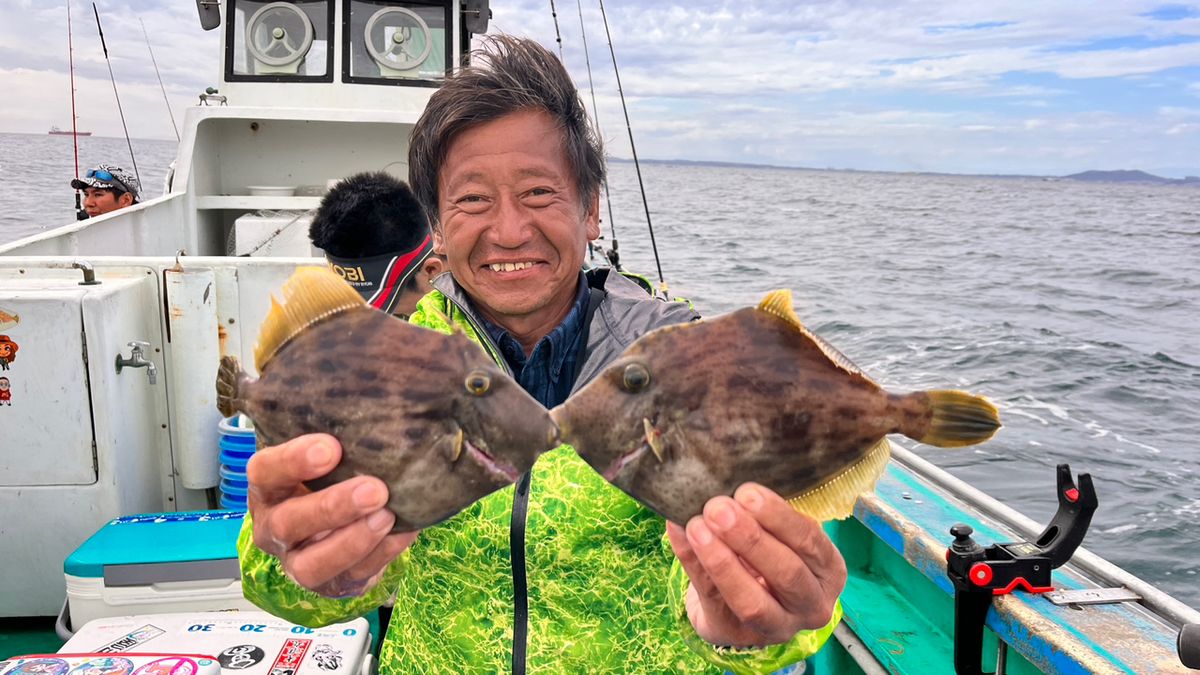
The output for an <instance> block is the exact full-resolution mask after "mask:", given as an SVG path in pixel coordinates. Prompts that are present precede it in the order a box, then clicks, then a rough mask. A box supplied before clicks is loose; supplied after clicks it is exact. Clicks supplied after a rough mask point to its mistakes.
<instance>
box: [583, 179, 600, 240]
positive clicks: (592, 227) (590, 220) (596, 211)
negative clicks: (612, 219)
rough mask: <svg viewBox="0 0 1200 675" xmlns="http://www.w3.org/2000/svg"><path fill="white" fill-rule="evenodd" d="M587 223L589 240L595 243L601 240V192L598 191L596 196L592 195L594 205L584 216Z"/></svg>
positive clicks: (592, 204)
mask: <svg viewBox="0 0 1200 675" xmlns="http://www.w3.org/2000/svg"><path fill="white" fill-rule="evenodd" d="M584 219H585V221H586V222H587V238H588V241H595V240H597V239H599V238H600V190H599V189H597V190H596V194H594V195H592V203H591V204H590V205H589V206H588V210H587V213H586V214H585V215H584Z"/></svg>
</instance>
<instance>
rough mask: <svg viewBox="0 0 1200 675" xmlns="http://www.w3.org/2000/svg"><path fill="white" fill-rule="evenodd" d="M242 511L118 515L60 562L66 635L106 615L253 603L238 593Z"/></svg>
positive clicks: (242, 606)
mask: <svg viewBox="0 0 1200 675" xmlns="http://www.w3.org/2000/svg"><path fill="white" fill-rule="evenodd" d="M243 513H244V512H242V511H186V512H176V513H148V514H140V515H133V516H123V517H121V518H116V519H114V520H111V521H109V522H108V523H107V524H105V525H104V526H103V527H102V528H100V530H99V531H97V532H96V534H94V535H92V536H91V537H90V538H89V539H88V540H87V541H85V542H84V543H83V544H81V545H80V546H79V548H78V549H76V550H75V552H74V553H72V554H71V555H70V556H69V557H67V559H66V561H65V562H64V563H63V571H64V573H65V575H64V576H65V577H66V584H67V603H66V606H64V608H63V616H62V617H60V621H59V635H60V636H61V637H62V638H63V639H66V638H68V637H70V633H71V631H72V630H73V629H74V628H75V627H78V626H82V625H83V624H85V623H87V622H88V621H91V620H92V619H97V618H100V617H105V616H129V615H131V614H149V613H157V612H191V611H211V610H225V609H248V610H252V609H258V608H257V607H255V606H254V605H253V604H251V602H250V601H249V600H246V599H245V598H244V597H242V580H241V570H240V568H239V567H238V557H237V536H238V531H239V530H240V529H241V526H242V515H243Z"/></svg>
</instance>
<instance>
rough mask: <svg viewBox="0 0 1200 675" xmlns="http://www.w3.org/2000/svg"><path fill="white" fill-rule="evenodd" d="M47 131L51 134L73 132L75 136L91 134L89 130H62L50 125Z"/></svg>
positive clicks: (64, 134) (61, 134)
mask: <svg viewBox="0 0 1200 675" xmlns="http://www.w3.org/2000/svg"><path fill="white" fill-rule="evenodd" d="M48 133H49V134H50V135H51V136H70V135H71V134H75V135H76V136H91V135H92V132H90V131H64V130H62V129H59V128H58V127H50V131H49V132H48Z"/></svg>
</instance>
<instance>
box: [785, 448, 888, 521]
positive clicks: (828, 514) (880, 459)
mask: <svg viewBox="0 0 1200 675" xmlns="http://www.w3.org/2000/svg"><path fill="white" fill-rule="evenodd" d="M891 456H892V444H891V443H890V442H889V441H888V439H886V438H881V439H879V442H878V443H876V444H875V445H873V446H871V449H870V450H868V451H867V454H866V455H864V456H863V458H862V459H860V460H858V461H857V462H855V463H854V464H852V465H850V466H849V467H847V468H846V469H844V470H843V471H842V472H841V473H840V474H838V475H837V476H834V478H833V480H830V481H828V482H826V483H825V484H823V485H820V486H818V487H816V488H814V489H812V490H809V491H808V492H805V493H804V494H802V495H799V496H797V497H793V498H791V499H789V500H788V503H789V504H791V505H792V508H794V509H796V510H797V511H799V512H800V513H803V514H804V515H806V516H809V517H811V518H813V519H815V520H817V521H819V522H825V521H826V520H842V519H843V518H849V517H850V516H851V515H852V514H853V513H854V503H855V502H857V501H858V496H859V495H861V494H863V493H864V492H870V491H871V490H873V489H875V482H876V481H878V480H879V477H880V476H882V475H883V470H884V469H885V468H887V464H888V459H889V458H890V457H891Z"/></svg>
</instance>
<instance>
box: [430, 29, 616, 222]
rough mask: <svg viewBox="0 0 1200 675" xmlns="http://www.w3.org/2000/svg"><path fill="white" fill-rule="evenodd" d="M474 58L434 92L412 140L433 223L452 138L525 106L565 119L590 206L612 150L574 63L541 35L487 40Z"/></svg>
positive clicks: (571, 159) (572, 160) (567, 146)
mask: <svg viewBox="0 0 1200 675" xmlns="http://www.w3.org/2000/svg"><path fill="white" fill-rule="evenodd" d="M471 61H472V63H471V65H469V66H467V67H465V68H462V69H460V70H458V71H456V72H455V73H454V74H453V75H451V76H450V77H449V78H447V79H446V82H445V84H443V85H442V87H441V88H440V89H438V90H437V91H435V92H434V93H433V95H432V96H431V97H430V98H429V104H428V105H427V106H426V107H425V112H424V113H423V114H422V115H421V118H420V119H419V120H417V124H416V126H415V127H414V128H413V134H412V138H411V140H410V142H409V143H410V144H409V147H408V171H409V181H411V182H412V186H413V191H414V192H416V194H417V199H418V200H419V201H420V203H421V206H422V207H423V208H424V209H425V214H426V216H427V217H428V219H429V222H430V223H431V224H434V225H435V226H436V225H437V223H438V171H439V170H440V169H441V167H442V163H443V162H444V161H445V159H446V151H447V150H448V148H449V147H450V142H451V141H453V140H454V138H455V137H456V136H458V135H459V134H460V133H462V132H463V131H466V130H467V129H470V128H471V127H474V126H476V125H479V124H482V123H484V122H490V121H492V120H496V119H499V118H501V117H504V116H505V115H509V114H511V113H515V112H518V111H522V110H544V111H546V112H547V113H549V114H550V116H551V117H553V118H554V120H555V121H556V122H558V124H559V126H560V128H561V129H562V140H563V147H564V150H565V151H566V155H567V162H568V164H569V165H570V167H571V169H572V171H573V172H574V174H575V186H576V188H577V189H578V190H579V197H580V199H581V207H583V208H585V209H586V208H587V206H588V205H589V204H590V203H591V201H592V199H594V198H595V196H596V194H597V193H598V191H599V189H600V185H601V184H602V183H603V181H604V150H603V147H602V145H601V142H600V137H599V136H598V135H597V134H596V132H595V130H594V129H593V128H592V125H591V124H590V123H589V122H588V116H587V110H586V109H585V108H584V106H583V101H581V100H580V99H579V92H578V91H577V90H576V89H575V83H574V82H572V81H571V76H570V75H568V74H567V70H566V68H564V67H563V65H562V63H561V62H560V61H559V60H558V58H557V57H555V56H554V54H552V53H551V52H550V51H549V50H547V49H546V48H545V47H543V46H541V45H539V44H538V43H536V42H534V41H533V40H528V39H523V38H516V37H512V36H509V35H496V36H490V37H488V38H485V41H484V46H483V48H482V49H479V50H476V51H474V52H472V54H471Z"/></svg>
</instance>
